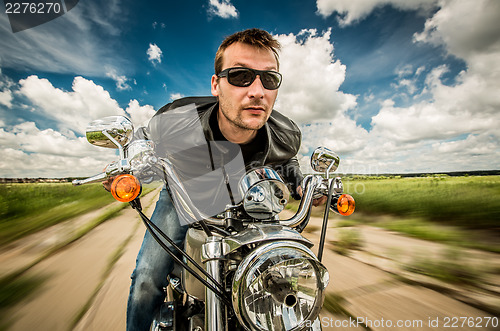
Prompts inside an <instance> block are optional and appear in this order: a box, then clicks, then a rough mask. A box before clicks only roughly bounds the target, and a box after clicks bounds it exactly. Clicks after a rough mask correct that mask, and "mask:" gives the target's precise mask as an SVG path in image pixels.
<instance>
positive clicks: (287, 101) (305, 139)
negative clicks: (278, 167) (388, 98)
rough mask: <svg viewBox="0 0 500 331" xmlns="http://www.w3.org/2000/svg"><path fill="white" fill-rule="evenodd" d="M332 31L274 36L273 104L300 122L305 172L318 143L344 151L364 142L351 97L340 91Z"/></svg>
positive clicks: (341, 72) (342, 75)
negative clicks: (276, 74) (277, 76)
mask: <svg viewBox="0 0 500 331" xmlns="http://www.w3.org/2000/svg"><path fill="white" fill-rule="evenodd" d="M330 34H331V31H330V30H327V31H325V32H323V33H322V34H318V32H317V31H316V30H302V31H301V32H300V33H299V34H297V35H293V34H289V35H279V36H277V39H278V40H279V42H280V43H281V45H282V47H283V48H282V52H281V55H280V72H281V73H282V74H283V83H282V86H281V87H280V90H279V93H278V100H277V103H276V106H275V108H276V109H277V110H278V111H280V112H282V113H283V114H285V115H287V116H289V117H290V118H292V119H293V120H294V121H296V122H297V123H298V124H299V125H300V126H301V131H302V146H301V151H300V155H299V160H300V162H301V166H302V168H303V170H304V171H305V172H309V171H311V170H310V166H309V164H308V157H307V156H306V155H309V154H310V153H311V152H312V150H313V149H314V148H316V147H318V146H326V147H329V148H331V149H333V150H335V151H336V152H337V153H344V154H349V153H352V152H353V151H355V150H358V149H361V148H362V147H363V146H364V141H365V140H366V136H367V132H366V130H364V129H363V128H361V127H359V126H357V125H356V123H355V121H354V120H352V119H351V118H349V116H348V115H347V114H348V112H349V111H350V110H352V109H354V108H355V106H356V97H355V96H354V95H350V94H346V93H343V92H341V91H340V90H339V89H340V86H341V84H342V83H343V82H344V79H345V74H346V67H345V65H343V64H342V63H341V62H340V61H339V60H336V59H335V57H334V52H333V45H332V43H331V42H330Z"/></svg>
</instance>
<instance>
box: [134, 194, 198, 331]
mask: <svg viewBox="0 0 500 331" xmlns="http://www.w3.org/2000/svg"><path fill="white" fill-rule="evenodd" d="M151 221H152V222H153V223H154V224H156V225H157V226H158V227H159V228H160V229H162V231H163V232H165V234H167V235H168V236H169V237H170V238H171V239H172V240H173V241H174V242H175V244H176V245H178V246H181V247H182V245H183V243H184V238H185V237H186V231H187V229H188V225H181V224H180V223H179V218H178V216H177V212H176V211H175V208H174V205H173V203H172V199H171V197H170V194H169V193H168V191H167V190H166V189H165V188H163V189H162V191H161V192H160V197H159V199H158V202H157V203H156V207H155V210H154V212H153V215H152V216H151ZM167 245H168V244H167ZM168 246H169V247H170V245H168ZM173 268H174V261H173V259H172V257H170V255H168V253H167V252H165V251H164V250H163V248H161V246H160V245H159V244H158V243H157V242H156V241H155V240H154V238H153V237H152V236H151V234H150V233H149V231H146V235H145V236H144V240H143V242H142V246H141V249H140V251H139V254H138V255H137V260H136V266H135V270H134V272H133V273H132V276H131V278H132V284H131V285H130V294H129V297H128V304H127V330H129V331H141V330H149V328H150V326H151V322H152V320H153V316H154V314H155V312H156V310H157V309H158V308H159V307H160V306H161V304H162V302H163V299H164V298H165V292H164V291H163V288H164V287H165V286H167V275H168V274H169V273H170V272H172V270H173Z"/></svg>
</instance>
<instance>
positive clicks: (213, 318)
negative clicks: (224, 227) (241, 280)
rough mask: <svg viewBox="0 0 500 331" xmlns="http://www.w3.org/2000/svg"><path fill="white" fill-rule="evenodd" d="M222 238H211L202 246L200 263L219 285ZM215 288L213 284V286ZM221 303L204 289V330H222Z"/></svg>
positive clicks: (211, 292) (222, 315) (214, 295)
mask: <svg viewBox="0 0 500 331" xmlns="http://www.w3.org/2000/svg"><path fill="white" fill-rule="evenodd" d="M223 256H224V253H223V244H222V238H221V237H217V236H211V237H208V238H207V241H206V242H205V244H203V246H202V261H203V263H205V270H206V271H207V272H208V273H209V274H210V275H212V277H213V278H214V280H216V281H217V282H218V283H219V284H220V283H221V278H222V277H221V269H222V268H221V267H222V266H221V259H222V258H223ZM214 286H215V284H214ZM223 309H224V307H223V303H222V302H221V300H220V299H219V297H218V296H217V295H216V294H215V293H214V292H213V291H211V290H210V289H209V288H208V287H205V330H204V331H219V330H224V318H223V317H224V314H223Z"/></svg>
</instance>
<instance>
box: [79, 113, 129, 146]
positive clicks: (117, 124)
mask: <svg viewBox="0 0 500 331" xmlns="http://www.w3.org/2000/svg"><path fill="white" fill-rule="evenodd" d="M133 134H134V126H133V125H132V122H130V120H129V119H128V118H126V117H125V116H108V117H104V118H101V119H98V120H95V121H93V122H91V123H90V124H89V125H88V126H87V130H86V135H87V140H88V141H89V143H91V144H92V145H96V146H99V147H107V148H118V149H122V148H123V147H125V146H126V145H127V144H128V143H129V142H130V140H132V136H133Z"/></svg>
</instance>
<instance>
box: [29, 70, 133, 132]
mask: <svg viewBox="0 0 500 331" xmlns="http://www.w3.org/2000/svg"><path fill="white" fill-rule="evenodd" d="M19 84H20V86H21V87H20V89H19V93H20V94H21V95H23V96H25V97H26V98H28V100H29V101H30V102H31V103H32V104H33V105H34V106H35V107H36V108H37V111H39V112H41V113H42V114H43V115H44V116H46V117H47V118H50V119H53V120H54V121H56V122H57V123H58V128H57V129H59V130H71V131H74V132H76V133H80V134H82V133H83V132H84V131H85V127H86V125H87V124H88V123H89V119H95V118H99V117H104V116H111V115H124V114H125V112H124V111H123V109H121V108H120V106H119V105H118V103H117V102H116V100H114V99H112V98H111V96H110V95H109V92H108V91H106V90H104V88H103V87H102V86H99V85H97V84H95V83H94V82H93V81H91V80H88V79H85V78H83V77H75V79H74V80H73V85H72V90H73V91H63V90H61V89H59V88H56V87H54V86H53V85H52V83H51V82H50V81H49V80H47V79H45V78H39V77H38V76H35V75H32V76H29V77H28V78H26V79H22V80H20V81H19Z"/></svg>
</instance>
